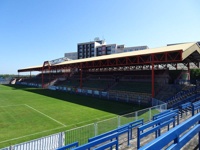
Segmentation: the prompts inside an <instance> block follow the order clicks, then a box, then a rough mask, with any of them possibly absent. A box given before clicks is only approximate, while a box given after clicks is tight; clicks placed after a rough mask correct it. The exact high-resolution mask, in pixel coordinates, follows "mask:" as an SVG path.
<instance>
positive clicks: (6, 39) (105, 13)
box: [0, 0, 200, 74]
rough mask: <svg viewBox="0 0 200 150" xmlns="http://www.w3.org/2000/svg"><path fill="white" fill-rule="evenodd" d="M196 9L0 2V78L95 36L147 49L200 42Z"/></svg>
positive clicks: (77, 1) (77, 0)
mask: <svg viewBox="0 0 200 150" xmlns="http://www.w3.org/2000/svg"><path fill="white" fill-rule="evenodd" d="M199 6H200V2H199V0H162V1H161V0H0V52H1V58H0V74H17V70H18V69H21V68H26V67H30V66H35V65H41V64H43V62H44V61H46V60H53V59H56V58H61V57H64V53H66V52H75V51H76V47H77V43H80V42H87V41H91V40H93V39H94V38H95V37H99V38H100V39H102V38H104V39H105V40H106V43H108V44H112V43H117V44H125V46H139V45H147V46H149V47H150V48H154V47H160V46H165V45H166V44H168V43H178V42H193V41H200V18H199V15H200V9H199ZM20 74H21V73H20ZM25 74H29V72H27V73H25Z"/></svg>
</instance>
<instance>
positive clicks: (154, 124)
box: [137, 112, 178, 148]
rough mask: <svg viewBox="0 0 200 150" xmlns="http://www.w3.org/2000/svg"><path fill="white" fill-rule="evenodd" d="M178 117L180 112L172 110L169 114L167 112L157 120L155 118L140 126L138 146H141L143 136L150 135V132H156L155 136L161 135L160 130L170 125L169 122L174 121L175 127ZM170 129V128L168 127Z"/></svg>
mask: <svg viewBox="0 0 200 150" xmlns="http://www.w3.org/2000/svg"><path fill="white" fill-rule="evenodd" d="M176 117H177V120H178V113H176V112H172V113H169V114H166V115H164V116H162V117H160V118H158V119H156V120H153V121H151V122H149V123H147V124H144V125H142V126H140V127H138V130H137V148H140V141H141V139H142V138H144V137H146V136H148V135H149V134H152V133H154V132H155V137H158V136H160V133H161V132H160V130H161V129H162V128H163V127H165V126H168V125H169V124H171V123H173V127H174V126H175V122H176ZM168 130H169V128H168Z"/></svg>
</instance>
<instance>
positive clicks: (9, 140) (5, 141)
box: [0, 127, 64, 143]
mask: <svg viewBox="0 0 200 150" xmlns="http://www.w3.org/2000/svg"><path fill="white" fill-rule="evenodd" d="M61 128H64V127H58V128H54V129H51V130H45V131H41V132H37V133H33V134H28V135H24V136H20V137H17V138H13V139H9V140H5V141H0V143H5V142H9V141H13V140H18V139H21V138H25V137H28V136H33V135H37V134H40V133H44V132H50V131H54V130H57V129H61ZM43 137H44V136H43Z"/></svg>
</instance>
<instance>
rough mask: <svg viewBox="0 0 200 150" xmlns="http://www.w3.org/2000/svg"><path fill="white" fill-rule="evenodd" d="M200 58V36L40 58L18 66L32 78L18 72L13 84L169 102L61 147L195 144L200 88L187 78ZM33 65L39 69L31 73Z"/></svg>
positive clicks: (178, 146) (144, 102) (147, 103)
mask: <svg viewBox="0 0 200 150" xmlns="http://www.w3.org/2000/svg"><path fill="white" fill-rule="evenodd" d="M199 62H200V42H191V43H179V44H169V45H167V46H165V47H159V48H149V49H145V50H138V51H131V52H124V53H118V54H111V55H103V56H98V57H90V58H84V59H77V60H70V59H67V58H60V59H56V60H54V61H44V63H43V64H42V65H39V66H33V67H28V68H23V69H19V70H18V73H19V74H20V73H21V72H30V78H26V79H23V78H20V75H19V77H18V78H17V79H16V84H22V85H27V86H34V87H40V88H48V89H50V90H61V91H65V92H71V93H75V94H84V95H88V96H97V97H100V98H103V99H110V100H117V101H122V102H126V103H134V104H137V105H144V106H146V107H152V106H155V107H156V106H157V105H159V104H167V107H168V108H167V109H166V110H163V109H162V111H160V113H158V114H156V115H152V116H153V117H152V118H151V119H149V120H148V121H145V120H144V119H145V118H140V119H141V120H140V119H139V118H137V119H136V121H132V122H129V123H128V124H124V125H122V126H119V127H118V128H116V129H114V130H110V131H109V132H105V133H103V134H99V135H96V136H94V137H90V138H89V139H88V142H86V143H80V142H79V141H78V140H77V141H73V142H69V143H64V144H63V145H62V146H61V145H60V146H58V147H57V148H58V149H59V150H64V149H76V150H85V149H99V150H101V149H108V148H114V149H116V150H117V149H129V150H132V149H140V150H143V149H148V150H150V149H152V150H154V149H181V148H183V149H188V148H189V149H196V148H199V141H200V136H199V135H200V133H199V132H200V125H199V122H200V116H199V115H200V114H199V109H200V102H199V101H200V93H199V91H200V88H199V81H198V80H197V78H195V79H194V80H192V79H191V75H190V70H191V69H199V67H200V65H199ZM33 71H39V72H40V73H39V74H38V75H36V76H34V77H31V72H33ZM149 109H150V108H149ZM156 109H158V108H157V107H156ZM160 110H161V109H160ZM151 113H152V110H151ZM175 133H176V134H175ZM193 136H194V138H193ZM64 145H65V146H64Z"/></svg>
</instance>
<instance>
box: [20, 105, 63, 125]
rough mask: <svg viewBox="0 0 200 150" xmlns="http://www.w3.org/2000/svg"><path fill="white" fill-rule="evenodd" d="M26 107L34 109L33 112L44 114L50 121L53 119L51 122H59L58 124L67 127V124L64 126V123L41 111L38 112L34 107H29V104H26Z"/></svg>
mask: <svg viewBox="0 0 200 150" xmlns="http://www.w3.org/2000/svg"><path fill="white" fill-rule="evenodd" d="M24 105H25V106H27V107H29V108H30V109H32V110H34V111H36V112H38V113H40V114H42V115H43V116H45V117H47V118H49V119H51V120H53V121H55V122H57V123H58V124H60V125H62V126H63V127H66V125H65V124H63V123H61V122H60V121H58V120H56V119H54V118H52V117H50V116H48V115H46V114H44V113H43V112H41V111H39V110H37V109H35V108H33V107H31V106H29V105H27V104H24Z"/></svg>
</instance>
